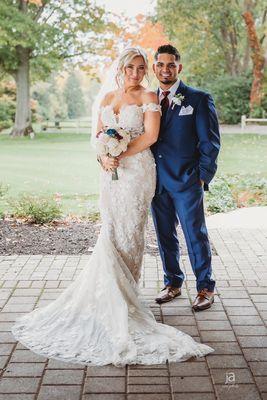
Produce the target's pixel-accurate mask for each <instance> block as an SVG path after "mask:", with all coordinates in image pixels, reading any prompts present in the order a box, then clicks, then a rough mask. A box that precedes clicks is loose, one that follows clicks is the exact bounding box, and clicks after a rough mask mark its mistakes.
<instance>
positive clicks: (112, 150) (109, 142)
mask: <svg viewBox="0 0 267 400" xmlns="http://www.w3.org/2000/svg"><path fill="white" fill-rule="evenodd" d="M96 139H97V140H96V148H97V152H98V154H99V155H100V156H109V157H118V156H119V155H120V154H121V153H123V152H124V151H126V150H127V146H128V144H129V142H130V140H131V136H130V134H129V132H126V131H125V130H124V129H122V128H117V129H113V128H109V129H107V130H101V131H100V132H98V134H97V136H96ZM118 179H119V178H118V172H117V169H115V171H114V172H113V174H112V180H118Z"/></svg>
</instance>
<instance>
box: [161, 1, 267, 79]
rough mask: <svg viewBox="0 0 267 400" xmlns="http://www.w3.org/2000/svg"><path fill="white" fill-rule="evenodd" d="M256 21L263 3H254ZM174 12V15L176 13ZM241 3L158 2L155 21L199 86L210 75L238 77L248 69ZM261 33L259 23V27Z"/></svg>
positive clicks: (242, 5) (262, 10)
mask: <svg viewBox="0 0 267 400" xmlns="http://www.w3.org/2000/svg"><path fill="white" fill-rule="evenodd" d="M254 3H255V7H254V12H255V15H257V19H260V17H261V15H262V14H263V13H264V9H265V7H264V1H263V0H257V1H255V2H254ZM175 10H177V12H175ZM243 12H244V0H229V1H226V2H225V1H224V0H216V1H214V2H211V1H209V0H192V1H190V2H187V3H185V2H180V1H178V0H169V1H168V2H166V1H165V0H159V1H158V7H157V19H158V20H159V21H161V22H162V24H163V25H164V27H165V29H166V32H167V33H168V34H169V37H170V39H171V40H172V41H173V42H174V44H176V45H177V46H178V48H180V49H181V52H182V56H183V59H184V60H185V63H186V65H188V68H189V69H188V74H189V75H191V76H195V77H197V78H198V80H199V84H201V83H202V82H203V81H208V80H209V79H210V76H211V74H213V75H214V76H216V75H217V76H219V75H222V74H225V73H226V74H228V75H231V76H233V77H236V76H239V75H240V74H242V73H244V72H245V71H246V70H247V69H248V64H249V54H250V51H251V46H250V42H249V41H248V40H247V37H246V27H245V23H244V19H243V17H242V14H243ZM258 25H259V27H258V29H261V27H260V25H261V23H258Z"/></svg>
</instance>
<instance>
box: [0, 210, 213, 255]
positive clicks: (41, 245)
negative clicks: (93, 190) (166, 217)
mask: <svg viewBox="0 0 267 400" xmlns="http://www.w3.org/2000/svg"><path fill="white" fill-rule="evenodd" d="M100 227H101V223H100V221H90V220H86V221H84V220H79V219H77V220H74V219H71V220H64V221H58V222H54V223H51V224H47V225H36V224H31V223H27V222H24V221H21V220H16V219H4V220H1V221H0V254H1V255H14V254H90V253H91V251H92V249H93V247H94V245H95V243H96V240H97V236H98V234H99V231H100ZM178 235H179V237H180V247H181V254H187V249H186V246H185V242H184V238H183V235H182V232H181V230H180V228H178ZM212 247H213V246H212ZM212 250H213V254H216V252H215V249H214V247H213V248H212ZM145 253H146V254H151V255H157V254H158V247H157V241H156V235H155V231H154V226H153V222H152V218H151V217H149V219H148V225H147V232H146V248H145Z"/></svg>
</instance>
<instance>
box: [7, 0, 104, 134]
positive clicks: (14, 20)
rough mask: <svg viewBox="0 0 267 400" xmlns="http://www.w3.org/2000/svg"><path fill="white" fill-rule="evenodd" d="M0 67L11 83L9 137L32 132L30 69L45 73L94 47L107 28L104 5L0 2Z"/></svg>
mask: <svg viewBox="0 0 267 400" xmlns="http://www.w3.org/2000/svg"><path fill="white" fill-rule="evenodd" d="M0 25H1V30H0V67H1V69H2V70H3V71H4V72H5V73H8V74H10V75H12V76H13V77H14V79H15V82H16V89H17V93H16V116H15V124H14V127H13V129H12V132H11V135H13V136H21V135H27V134H29V133H30V132H31V131H32V126H31V112H30V71H31V72H33V74H34V73H36V71H38V76H42V77H44V76H47V75H48V74H49V73H50V72H51V71H52V70H53V69H54V68H55V67H56V66H58V65H59V63H60V62H61V61H62V60H64V59H67V58H71V57H75V56H77V55H82V54H84V53H85V52H87V53H88V52H93V51H97V44H96V41H95V40H94V39H95V35H96V34H97V35H98V40H99V39H100V40H99V42H100V43H101V35H102V34H103V32H104V29H105V27H106V26H107V21H106V19H105V14H104V9H103V8H102V7H96V6H93V5H92V4H91V1H90V0H65V1H64V2H63V1H61V0H2V1H1V13H0Z"/></svg>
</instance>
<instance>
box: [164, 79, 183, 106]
mask: <svg viewBox="0 0 267 400" xmlns="http://www.w3.org/2000/svg"><path fill="white" fill-rule="evenodd" d="M179 85H180V79H179V78H178V79H177V81H176V82H175V83H174V84H173V85H172V86H171V87H170V88H169V89H166V90H163V89H161V87H160V88H159V103H161V100H163V99H164V96H163V94H162V93H163V92H167V91H169V92H170V93H169V94H168V99H169V105H171V102H172V98H173V96H174V95H175V93H176V91H177V89H178V87H179Z"/></svg>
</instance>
